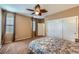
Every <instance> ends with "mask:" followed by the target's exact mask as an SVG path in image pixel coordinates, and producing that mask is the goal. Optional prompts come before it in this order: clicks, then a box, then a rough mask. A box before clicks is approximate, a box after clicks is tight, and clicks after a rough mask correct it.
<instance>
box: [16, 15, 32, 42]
mask: <svg viewBox="0 0 79 59" xmlns="http://www.w3.org/2000/svg"><path fill="white" fill-rule="evenodd" d="M15 22H16V25H15V40H16V41H17V40H22V39H27V38H31V36H32V21H31V18H30V17H27V16H26V17H25V16H22V15H19V14H16V21H15Z"/></svg>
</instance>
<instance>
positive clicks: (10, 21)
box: [4, 13, 14, 43]
mask: <svg viewBox="0 0 79 59" xmlns="http://www.w3.org/2000/svg"><path fill="white" fill-rule="evenodd" d="M13 37H14V14H12V13H7V14H6V20H5V42H4V43H9V42H12V41H13Z"/></svg>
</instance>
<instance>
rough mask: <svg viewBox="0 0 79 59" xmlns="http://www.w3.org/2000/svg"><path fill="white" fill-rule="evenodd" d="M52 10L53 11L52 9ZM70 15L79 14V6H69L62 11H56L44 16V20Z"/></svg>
mask: <svg viewBox="0 0 79 59" xmlns="http://www.w3.org/2000/svg"><path fill="white" fill-rule="evenodd" d="M52 12H54V11H52ZM71 16H79V6H78V7H75V8H71V9H68V10H65V11H62V12H58V13H55V14H52V15H49V16H47V17H46V20H52V19H57V18H64V17H71Z"/></svg>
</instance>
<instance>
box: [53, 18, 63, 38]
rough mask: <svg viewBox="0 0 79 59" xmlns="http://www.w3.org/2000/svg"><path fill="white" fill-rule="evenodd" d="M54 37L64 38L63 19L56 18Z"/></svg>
mask: <svg viewBox="0 0 79 59" xmlns="http://www.w3.org/2000/svg"><path fill="white" fill-rule="evenodd" d="M54 37H55V38H56V39H62V19H56V20H54Z"/></svg>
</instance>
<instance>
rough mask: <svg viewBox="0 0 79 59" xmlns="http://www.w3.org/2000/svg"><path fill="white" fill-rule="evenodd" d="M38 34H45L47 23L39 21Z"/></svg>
mask: <svg viewBox="0 0 79 59" xmlns="http://www.w3.org/2000/svg"><path fill="white" fill-rule="evenodd" d="M38 36H45V24H44V23H38Z"/></svg>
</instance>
